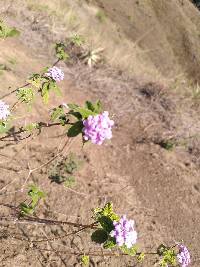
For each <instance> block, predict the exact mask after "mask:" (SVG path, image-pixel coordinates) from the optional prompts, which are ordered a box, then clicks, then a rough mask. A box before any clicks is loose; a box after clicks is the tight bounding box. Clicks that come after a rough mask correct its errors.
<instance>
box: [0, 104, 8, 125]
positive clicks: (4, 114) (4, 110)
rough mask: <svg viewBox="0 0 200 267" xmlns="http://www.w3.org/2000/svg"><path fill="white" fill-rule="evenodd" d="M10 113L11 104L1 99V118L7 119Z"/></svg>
mask: <svg viewBox="0 0 200 267" xmlns="http://www.w3.org/2000/svg"><path fill="white" fill-rule="evenodd" d="M9 115H10V111H9V105H6V104H5V102H3V101H2V100H0V120H6V118H7V117H8V116H9Z"/></svg>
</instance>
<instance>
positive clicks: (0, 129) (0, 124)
mask: <svg viewBox="0 0 200 267" xmlns="http://www.w3.org/2000/svg"><path fill="white" fill-rule="evenodd" d="M9 129H10V124H9V123H8V122H7V121H1V120H0V134H2V133H7V132H8V131H9Z"/></svg>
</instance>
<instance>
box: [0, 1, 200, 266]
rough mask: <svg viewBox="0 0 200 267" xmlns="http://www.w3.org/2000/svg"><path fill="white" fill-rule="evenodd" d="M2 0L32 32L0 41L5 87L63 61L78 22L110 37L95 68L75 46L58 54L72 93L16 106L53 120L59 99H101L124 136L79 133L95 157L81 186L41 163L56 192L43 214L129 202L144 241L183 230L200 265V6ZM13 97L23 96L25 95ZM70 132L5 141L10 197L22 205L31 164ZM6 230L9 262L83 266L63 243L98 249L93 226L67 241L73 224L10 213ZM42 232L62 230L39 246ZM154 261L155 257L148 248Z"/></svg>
mask: <svg viewBox="0 0 200 267" xmlns="http://www.w3.org/2000/svg"><path fill="white" fill-rule="evenodd" d="M0 2H1V3H2V5H1V7H0V10H1V14H2V17H3V18H4V19H5V20H6V22H7V23H9V24H10V25H12V26H16V27H17V28H18V29H20V31H21V35H20V36H19V37H16V38H11V39H6V40H4V41H1V42H0V48H1V55H0V64H3V65H6V66H7V69H5V70H2V71H1V75H0V81H1V86H0V95H4V94H5V93H7V92H10V90H12V89H15V88H16V87H17V86H20V85H22V84H24V82H25V81H26V79H27V77H28V76H29V75H30V74H31V73H33V72H37V71H38V70H40V69H41V68H43V67H44V66H47V65H50V64H52V62H54V60H55V59H54V55H53V54H54V49H53V44H54V43H55V42H56V41H60V40H61V41H63V42H66V40H67V38H69V37H70V36H71V35H72V34H73V33H77V34H82V35H83V36H84V38H85V40H86V41H85V44H84V49H87V48H88V47H89V48H90V49H97V48H100V47H102V48H104V51H103V60H102V61H101V62H100V63H99V64H97V65H96V66H94V67H93V68H90V67H88V66H87V65H86V64H84V63H83V61H81V60H79V59H78V60H77V59H76V57H75V56H74V54H73V53H75V52H74V51H72V50H70V51H69V53H70V55H73V56H74V58H73V60H72V61H70V62H66V63H60V65H59V66H60V67H61V68H62V69H63V71H64V73H65V80H64V81H63V82H61V89H62V96H61V97H54V96H53V95H52V96H51V98H50V103H49V105H48V106H46V107H44V105H43V103H41V102H36V103H35V105H34V107H33V110H32V113H31V114H30V113H28V112H27V110H26V109H25V107H22V108H21V109H19V111H18V113H17V116H18V117H20V118H21V117H22V119H23V120H24V122H25V123H26V122H27V121H37V120H48V118H49V109H51V108H52V107H54V106H55V105H59V104H60V103H69V102H72V103H73V102H77V103H78V104H83V103H84V101H85V100H86V99H90V100H96V99H101V101H102V103H103V106H104V110H109V112H110V114H112V117H113V119H114V121H115V127H114V131H113V139H112V140H111V141H110V142H107V143H105V145H103V146H94V145H86V146H85V147H82V145H81V140H80V139H78V140H77V141H76V142H75V141H73V142H72V143H71V144H70V146H69V149H68V151H67V153H68V152H69V151H76V153H78V154H80V155H82V157H83V159H84V161H85V164H84V166H83V168H82V169H81V170H80V171H79V172H78V173H77V174H76V184H75V186H74V187H72V188H68V187H65V186H63V185H62V184H56V183H52V181H51V180H50V179H49V178H48V177H49V170H50V168H51V167H52V166H51V167H50V166H49V167H46V168H44V169H42V170H40V171H38V172H36V173H33V175H32V176H31V177H30V178H31V179H30V182H34V183H37V184H38V185H39V186H40V187H41V188H44V189H45V192H46V193H47V197H46V199H45V200H44V201H42V202H41V203H40V205H39V207H38V209H37V215H38V216H39V217H42V218H51V219H59V220H70V221H75V222H81V223H89V222H90V221H91V218H90V217H91V212H90V210H91V209H92V208H94V207H96V206H102V205H104V204H105V202H106V201H112V202H113V204H114V207H115V209H116V211H117V212H118V213H119V214H120V215H123V214H124V213H126V214H127V216H128V217H130V218H133V219H134V220H135V221H136V228H137V231H138V242H139V245H140V247H141V249H144V250H147V251H150V250H152V249H154V248H155V246H158V245H159V244H161V243H163V242H164V243H166V244H173V243H174V242H180V241H182V240H183V242H184V243H185V244H187V246H188V247H189V249H190V252H191V257H192V263H191V266H194V267H198V266H199V264H200V252H199V242H200V237H199V236H200V214H199V207H200V201H199V196H200V195H199V194H200V180H199V177H200V160H199V159H200V150H199V143H200V140H199V130H200V121H199V116H198V113H199V87H198V85H197V84H196V82H198V81H199V78H200V76H199V65H200V46H199V39H200V27H199V26H200V13H199V11H198V9H197V8H195V6H194V5H193V4H192V3H191V2H190V1H189V0H181V1H178V0H168V1H164V0H162V1H160V0H151V1H150V0H121V1H120V2H119V1H117V0H109V1H103V0H88V1H78V0H77V1H75V0H73V1H71V0H67V1H64V0H59V1H55V0H52V1H46V0H45V1H44V0H41V1H40V2H39V3H36V2H35V1H31V0H20V1H19V0H15V1H8V0H5V1H2V0H1V1H0ZM100 11H101V12H100ZM5 100H6V101H8V103H9V105H12V104H13V103H14V101H15V98H14V96H12V97H11V98H5ZM60 133H61V129H60V128H59V129H57V130H55V131H51V129H47V131H44V132H42V134H41V135H40V136H39V137H37V138H34V139H33V140H32V141H31V142H30V143H29V142H28V141H26V140H24V141H23V142H17V141H16V143H14V144H15V145H13V143H11V144H10V142H6V143H1V151H0V159H1V162H0V168H1V179H0V183H1V188H0V197H1V200H0V202H1V203H4V204H5V203H6V204H7V205H11V206H12V205H13V206H17V205H18V203H20V201H22V200H23V199H24V197H25V192H22V191H21V190H20V188H21V187H22V186H23V184H24V182H25V181H26V177H27V173H28V167H29V165H28V164H29V163H30V162H31V167H36V166H38V165H39V164H43V163H44V162H45V161H47V160H49V158H50V156H52V151H53V152H54V153H55V151H57V148H58V147H59V145H60V139H58V138H57V137H56V136H57V135H58V134H60ZM75 140H76V139H75ZM27 166H28V167H27ZM11 210H12V209H11ZM12 213H13V214H15V210H14V209H13V210H12ZM1 214H2V216H5V215H8V214H10V208H8V207H5V206H2V208H1ZM0 229H1V230H0V231H1V235H2V239H1V242H0V247H1V250H2V251H3V253H2V255H1V264H0V266H5V267H10V266H15V267H18V266H19V267H23V266H24V267H27V266H35V267H39V266H51V267H57V266H58V267H62V266H69V267H71V266H80V264H79V263H78V257H77V256H76V255H68V254H67V252H66V253H62V254H59V253H55V250H64V251H65V250H66V251H71V249H73V250H74V251H76V252H77V253H78V252H82V251H84V250H85V249H87V250H88V249H89V250H92V249H93V248H94V244H93V243H92V242H91V241H90V239H89V238H88V235H86V234H83V235H77V236H76V237H74V238H68V239H65V238H63V239H58V240H57V239H56V237H57V236H58V235H63V234H66V231H67V229H66V228H64V227H63V226H56V225H53V226H43V225H35V224H34V223H33V224H20V223H19V224H17V223H14V224H9V223H7V222H2V224H1V226H0ZM13 236H18V237H20V238H18V239H16V238H14V237H13ZM32 236H39V237H43V238H44V237H51V238H53V239H55V240H50V241H48V242H43V243H40V244H37V245H34V244H33V243H32V242H30V240H29V238H30V237H32ZM27 240H28V241H27ZM95 249H96V246H95ZM48 250H49V251H48ZM50 251H51V252H52V251H53V252H52V253H50ZM152 264H153V265H152ZM90 266H99V267H103V266H119V267H124V266H136V264H135V263H134V261H133V260H132V258H129V257H127V258H118V257H116V258H115V257H114V258H113V257H104V258H102V257H94V258H91V261H90ZM137 266H142V264H137ZM143 266H145V267H146V266H156V265H154V261H153V260H152V259H146V260H145V263H144V265H143Z"/></svg>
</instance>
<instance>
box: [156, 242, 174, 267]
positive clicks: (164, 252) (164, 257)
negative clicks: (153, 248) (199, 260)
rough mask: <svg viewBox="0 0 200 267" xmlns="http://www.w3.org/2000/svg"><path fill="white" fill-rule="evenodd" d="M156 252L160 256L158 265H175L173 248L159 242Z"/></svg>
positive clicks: (164, 266)
mask: <svg viewBox="0 0 200 267" xmlns="http://www.w3.org/2000/svg"><path fill="white" fill-rule="evenodd" d="M157 254H158V255H159V256H161V260H160V261H159V265H160V266H163V267H166V266H177V267H178V265H177V262H176V253H175V251H174V249H173V248H171V247H166V246H165V245H163V244H161V245H160V246H159V247H158V249H157Z"/></svg>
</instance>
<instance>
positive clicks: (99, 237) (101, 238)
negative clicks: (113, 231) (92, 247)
mask: <svg viewBox="0 0 200 267" xmlns="http://www.w3.org/2000/svg"><path fill="white" fill-rule="evenodd" d="M107 238H108V234H107V232H106V231H105V230H103V229H98V230H96V231H95V232H94V233H92V236H91V239H92V241H93V242H96V243H98V244H102V243H104V242H105V241H106V240H107Z"/></svg>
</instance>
